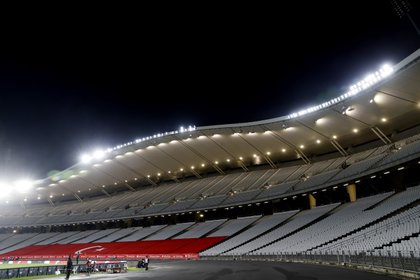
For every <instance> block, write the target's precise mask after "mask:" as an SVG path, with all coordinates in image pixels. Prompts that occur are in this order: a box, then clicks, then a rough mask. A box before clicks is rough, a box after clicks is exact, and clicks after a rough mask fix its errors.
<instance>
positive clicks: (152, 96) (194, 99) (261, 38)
mask: <svg viewBox="0 0 420 280" xmlns="http://www.w3.org/2000/svg"><path fill="white" fill-rule="evenodd" d="M283 2H286V1H280V2H277V4H276V5H273V6H270V5H265V6H263V5H258V6H255V5H256V4H255V3H257V2H255V3H250V4H248V5H247V6H244V4H243V3H240V2H238V3H237V5H233V4H231V5H230V6H226V5H225V4H220V5H221V6H215V5H214V4H213V3H211V2H206V3H201V4H200V5H197V4H191V3H190V4H188V5H187V4H181V3H176V4H171V5H169V6H168V5H166V4H164V3H156V6H154V7H151V6H140V5H139V3H140V2H137V5H133V6H130V5H128V4H127V3H122V4H120V3H119V2H114V3H113V5H108V6H94V7H87V6H85V5H82V6H78V7H76V6H70V5H69V6H60V7H59V6H51V5H48V6H45V7H42V6H40V5H39V3H37V5H36V6H33V7H29V6H26V7H15V8H10V9H3V11H2V12H3V13H4V17H3V18H2V20H1V21H2V24H1V27H0V29H1V33H0V38H1V39H0V40H1V45H0V93H1V95H0V98H1V99H0V106H1V108H0V178H5V179H6V180H13V179H15V178H17V177H22V176H23V177H29V178H33V179H40V178H45V177H46V176H47V174H48V172H49V171H51V170H63V169H65V168H67V167H69V166H71V165H73V164H75V163H76V162H77V161H78V158H79V156H80V154H81V153H83V152H86V151H90V150H92V149H93V148H95V147H102V148H107V147H112V146H115V145H118V144H121V143H125V142H128V141H131V140H134V139H136V138H138V137H144V136H149V135H152V134H154V133H158V132H165V131H170V130H175V129H177V128H178V127H179V126H181V125H189V124H194V125H197V126H205V125H215V124H226V123H236V122H248V121H257V120H262V119H267V118H274V117H279V116H283V115H286V114H289V113H291V112H294V111H296V110H299V109H302V108H304V107H307V106H308V105H315V104H318V103H321V102H323V101H326V100H328V99H330V98H332V97H335V96H338V95H340V94H342V93H344V92H345V91H346V90H347V89H348V87H349V85H350V84H351V83H352V82H354V81H356V80H358V79H360V78H363V77H364V76H365V74H366V73H367V72H369V71H374V70H376V69H378V68H379V67H380V66H381V65H382V64H383V63H384V62H390V63H393V64H394V63H397V62H399V61H400V60H402V59H403V58H405V57H406V56H408V55H409V54H411V53H412V52H413V51H415V50H416V49H417V48H419V47H420V36H419V35H417V34H416V31H415V29H414V27H413V26H412V25H411V23H410V21H409V19H408V18H407V17H406V16H405V17H403V18H399V17H398V16H397V14H396V12H395V11H394V10H393V8H392V6H391V4H390V3H389V2H388V1H385V0H374V1H334V2H336V3H335V4H326V3H320V2H327V1H308V2H309V3H304V1H293V2H294V4H290V3H289V4H286V3H283ZM290 2H292V1H290ZM364 2H370V3H369V5H370V6H366V4H364ZM411 2H412V3H411V4H412V6H413V7H412V11H411V16H412V18H413V19H414V20H415V21H416V23H417V24H418V25H419V26H420V16H419V15H420V11H419V10H420V7H419V5H418V3H414V2H416V1H413V0H412V1H411ZM68 3H72V2H68ZM117 3H118V5H117ZM21 5H23V4H21ZM416 5H417V7H416Z"/></svg>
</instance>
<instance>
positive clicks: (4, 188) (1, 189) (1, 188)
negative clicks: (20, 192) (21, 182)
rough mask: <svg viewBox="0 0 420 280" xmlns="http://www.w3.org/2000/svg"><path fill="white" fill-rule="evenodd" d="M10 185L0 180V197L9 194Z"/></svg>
mask: <svg viewBox="0 0 420 280" xmlns="http://www.w3.org/2000/svg"><path fill="white" fill-rule="evenodd" d="M10 191H11V187H10V186H9V185H8V184H6V183H3V182H0V197H7V196H8V195H9V194H10Z"/></svg>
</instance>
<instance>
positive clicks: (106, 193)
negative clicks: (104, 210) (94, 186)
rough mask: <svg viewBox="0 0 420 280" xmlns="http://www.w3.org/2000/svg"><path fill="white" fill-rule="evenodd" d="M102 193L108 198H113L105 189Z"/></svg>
mask: <svg viewBox="0 0 420 280" xmlns="http://www.w3.org/2000/svg"><path fill="white" fill-rule="evenodd" d="M101 191H102V192H103V193H104V194H105V195H106V196H108V197H111V195H110V194H109V193H108V192H107V191H106V190H104V189H101Z"/></svg>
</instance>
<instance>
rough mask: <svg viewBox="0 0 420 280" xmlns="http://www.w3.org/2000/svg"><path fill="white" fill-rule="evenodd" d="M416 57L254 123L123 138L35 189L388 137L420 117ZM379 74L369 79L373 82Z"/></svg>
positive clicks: (277, 157) (302, 156)
mask: <svg viewBox="0 0 420 280" xmlns="http://www.w3.org/2000/svg"><path fill="white" fill-rule="evenodd" d="M419 58H420V49H419V50H417V51H416V52H414V53H413V54H411V55H410V56H409V57H407V58H406V59H404V60H403V61H401V62H400V63H399V64H397V65H394V66H393V72H392V73H391V74H390V75H389V76H386V77H385V76H384V78H383V79H381V80H375V81H374V82H375V84H373V85H371V86H370V87H368V88H366V89H363V88H362V87H363V84H359V90H360V92H359V90H357V91H353V92H352V90H350V91H349V92H348V94H347V95H346V96H344V95H342V96H340V97H338V98H336V99H334V100H331V101H329V102H326V103H324V104H323V105H322V104H321V105H320V106H317V107H313V108H311V109H310V110H306V111H305V110H302V111H300V112H298V113H295V114H291V115H288V116H284V117H279V118H274V119H268V120H262V121H256V122H249V123H236V124H226V125H218V126H206V127H190V128H186V129H182V130H179V131H176V132H173V133H166V134H165V133H162V134H159V135H155V136H152V137H149V138H145V139H139V140H138V141H134V142H132V143H129V144H128V145H127V144H126V145H121V147H118V148H116V149H111V150H109V151H107V152H105V153H99V154H97V155H96V156H97V159H96V160H95V157H94V156H92V158H91V159H92V160H91V161H90V162H89V163H88V164H86V163H79V164H76V165H74V166H72V167H70V168H68V169H67V170H65V171H63V172H61V173H60V174H57V175H55V176H53V177H51V178H47V179H45V180H42V182H41V183H39V184H38V185H37V186H36V188H37V191H36V192H35V193H34V194H33V195H31V196H33V197H37V196H42V197H49V196H51V197H52V196H63V195H64V196H69V195H74V196H75V197H76V198H78V196H80V194H79V193H81V194H84V193H87V192H103V193H108V192H109V191H108V192H107V190H109V189H112V188H120V189H121V188H128V189H132V190H133V188H132V185H133V184H136V183H135V182H136V181H137V182H140V181H144V182H146V183H147V184H152V185H155V184H157V182H160V181H162V180H171V179H173V180H175V181H176V180H177V179H178V178H180V177H186V176H196V177H197V178H200V177H202V174H204V173H211V172H218V173H221V174H223V173H224V172H225V171H224V170H226V169H233V168H242V169H243V170H244V171H247V170H248V169H249V168H250V166H255V165H260V164H268V165H270V166H271V167H272V168H275V167H279V166H281V164H282V163H285V162H290V161H295V160H302V162H305V163H308V162H311V161H312V159H313V158H315V157H317V156H320V155H324V154H329V153H340V154H341V155H343V156H345V155H347V154H348V153H349V149H348V148H349V147H352V146H357V145H360V144H364V143H368V142H371V141H375V140H378V139H380V140H381V141H383V142H384V143H386V144H388V143H391V139H390V138H392V136H391V135H393V133H395V132H400V131H403V130H406V129H408V128H411V127H414V126H417V125H419V124H420V118H419V113H420V107H419V104H420V103H419V102H420V80H419V79H418V77H420V64H419ZM374 76H375V75H374ZM374 76H371V77H370V78H369V77H368V78H365V79H364V81H365V82H367V83H369V79H372V78H373V79H375V78H374ZM356 86H357V85H356ZM342 94H344V93H342ZM247 98H249V97H247ZM265 102H270V101H269V100H258V97H256V99H255V104H256V106H260V107H263V106H264V103H265ZM285 102H287V100H285ZM215 109H217V108H215ZM78 194H79V195H78ZM26 196H28V195H26Z"/></svg>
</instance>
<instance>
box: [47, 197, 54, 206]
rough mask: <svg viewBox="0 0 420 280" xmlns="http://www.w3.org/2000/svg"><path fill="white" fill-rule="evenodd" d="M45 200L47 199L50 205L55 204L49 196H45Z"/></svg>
mask: <svg viewBox="0 0 420 280" xmlns="http://www.w3.org/2000/svg"><path fill="white" fill-rule="evenodd" d="M47 200H48V203H49V204H50V205H51V206H55V204H54V202H53V201H52V200H51V198H47Z"/></svg>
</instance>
